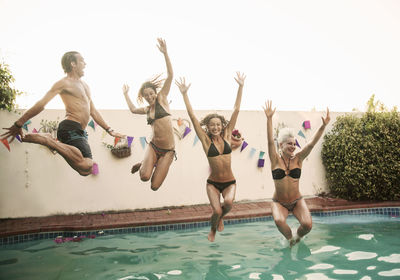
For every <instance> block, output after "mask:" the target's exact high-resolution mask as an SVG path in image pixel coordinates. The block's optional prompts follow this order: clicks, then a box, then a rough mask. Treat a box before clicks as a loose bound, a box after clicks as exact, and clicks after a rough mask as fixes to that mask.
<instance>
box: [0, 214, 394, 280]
mask: <svg viewBox="0 0 400 280" xmlns="http://www.w3.org/2000/svg"><path fill="white" fill-rule="evenodd" d="M397 213H398V211H397ZM313 221H314V227H313V230H312V231H311V233H310V234H309V235H308V236H307V237H306V238H305V239H304V240H303V241H302V242H300V243H299V244H298V245H296V246H295V247H294V248H292V249H289V248H288V247H287V242H286V241H285V240H284V238H283V237H282V236H281V235H280V233H279V232H278V230H277V229H276V227H275V225H274V223H273V221H271V220H268V221H259V222H252V223H239V224H234V225H227V226H226V227H225V230H224V232H223V233H218V234H217V238H216V242H215V243H210V242H208V241H207V233H208V230H209V228H208V227H202V228H194V229H186V230H176V231H159V232H145V233H131V234H118V235H104V236H100V237H96V238H95V239H89V238H86V239H84V240H83V241H82V242H66V243H61V244H57V243H55V242H54V240H38V241H30V242H24V243H21V244H14V245H7V246H3V247H0V279H96V280H97V279H118V280H128V279H150V280H152V279H185V280H187V279H211V280H217V279H274V280H281V279H285V280H287V279H318V280H321V279H362V280H368V279H399V278H400V241H399V240H400V239H399V237H398V236H399V233H400V218H399V217H398V215H379V214H374V215H350V214H346V212H341V213H340V215H335V213H333V214H332V215H330V216H326V215H324V216H323V217H320V216H319V215H318V214H317V215H313ZM289 225H291V227H292V228H294V227H296V226H297V221H296V220H295V219H294V218H291V217H290V218H289Z"/></svg>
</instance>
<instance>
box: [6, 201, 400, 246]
mask: <svg viewBox="0 0 400 280" xmlns="http://www.w3.org/2000/svg"><path fill="white" fill-rule="evenodd" d="M311 214H312V216H315V217H333V216H342V215H355V216H369V215H370V216H376V215H381V216H390V217H400V207H375V208H359V209H347V210H328V211H315V212H312V213H311ZM271 220H272V216H270V215H269V216H258V217H248V218H236V219H235V218H233V219H226V220H225V225H235V224H245V223H252V222H263V221H271ZM209 226H210V222H209V221H199V222H189V223H176V224H163V225H149V226H137V227H126V228H108V229H99V230H90V231H52V232H40V233H30V234H20V235H14V236H8V237H2V238H0V246H6V245H13V244H19V243H24V242H28V241H36V240H46V239H55V238H57V237H59V236H62V237H74V236H87V237H88V236H105V235H115V234H130V233H151V232H159V231H169V230H190V229H197V228H205V227H209Z"/></svg>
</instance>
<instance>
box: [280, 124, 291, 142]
mask: <svg viewBox="0 0 400 280" xmlns="http://www.w3.org/2000/svg"><path fill="white" fill-rule="evenodd" d="M288 138H294V132H293V129H291V128H289V127H284V128H281V129H280V130H279V134H278V144H281V143H283V142H285V140H286V139H288Z"/></svg>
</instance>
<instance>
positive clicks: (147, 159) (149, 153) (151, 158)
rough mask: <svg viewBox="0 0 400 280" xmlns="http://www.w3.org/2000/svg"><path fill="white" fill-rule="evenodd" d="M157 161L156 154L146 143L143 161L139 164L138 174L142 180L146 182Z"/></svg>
mask: <svg viewBox="0 0 400 280" xmlns="http://www.w3.org/2000/svg"><path fill="white" fill-rule="evenodd" d="M156 162H157V155H156V153H155V152H154V150H153V148H152V147H151V146H150V145H147V148H146V152H145V154H144V159H143V162H142V164H141V166H140V170H139V175H140V179H141V180H142V181H143V182H147V181H148V180H150V178H151V174H153V169H154V165H155V164H156Z"/></svg>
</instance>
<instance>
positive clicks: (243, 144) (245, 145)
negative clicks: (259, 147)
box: [240, 141, 249, 152]
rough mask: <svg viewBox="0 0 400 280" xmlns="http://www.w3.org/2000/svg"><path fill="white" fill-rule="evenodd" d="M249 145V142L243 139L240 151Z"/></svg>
mask: <svg viewBox="0 0 400 280" xmlns="http://www.w3.org/2000/svg"><path fill="white" fill-rule="evenodd" d="M247 145H249V144H247V142H246V141H243V143H242V147H240V152H242V151H243V150H244V149H245V148H246V147H247Z"/></svg>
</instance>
